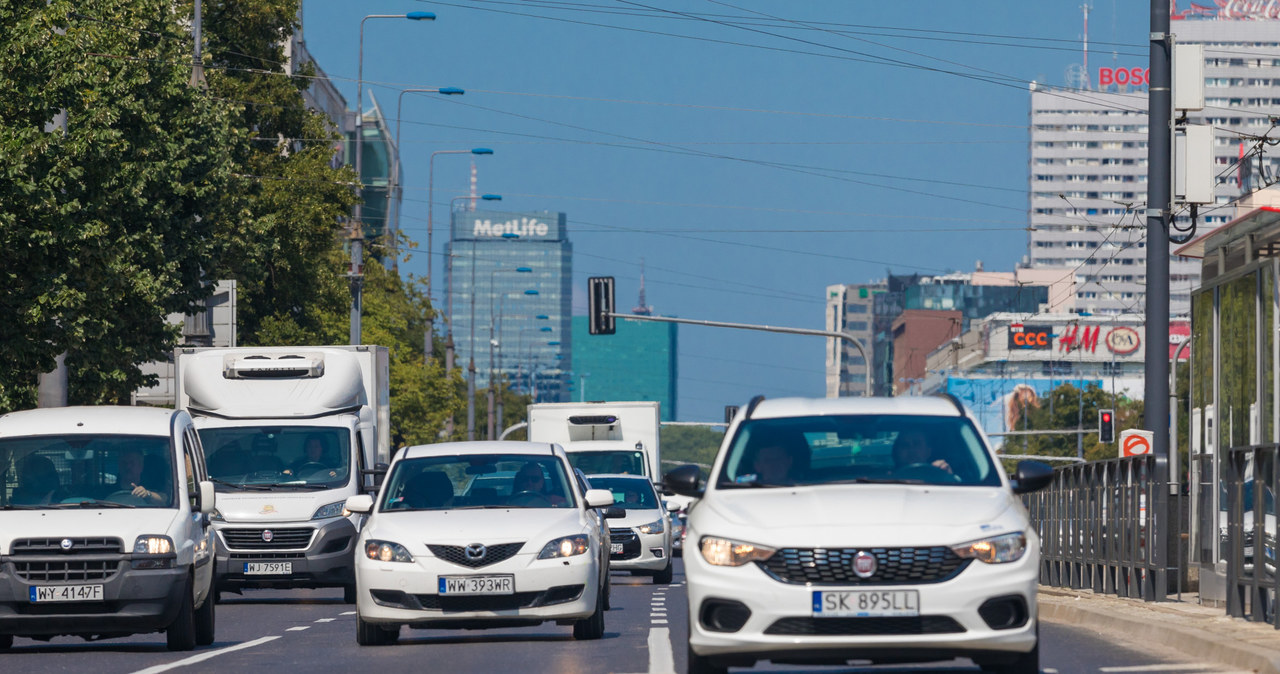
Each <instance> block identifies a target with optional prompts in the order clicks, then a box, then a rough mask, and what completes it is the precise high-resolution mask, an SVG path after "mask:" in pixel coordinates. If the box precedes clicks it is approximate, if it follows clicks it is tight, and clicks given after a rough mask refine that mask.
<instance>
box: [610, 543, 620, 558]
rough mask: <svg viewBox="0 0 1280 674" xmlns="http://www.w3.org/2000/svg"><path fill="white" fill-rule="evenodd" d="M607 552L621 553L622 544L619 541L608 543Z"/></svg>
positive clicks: (612, 553)
mask: <svg viewBox="0 0 1280 674" xmlns="http://www.w3.org/2000/svg"><path fill="white" fill-rule="evenodd" d="M609 554H611V555H620V554H622V544H621V543H610V544H609Z"/></svg>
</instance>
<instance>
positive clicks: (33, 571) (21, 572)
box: [13, 559, 122, 583]
mask: <svg viewBox="0 0 1280 674" xmlns="http://www.w3.org/2000/svg"><path fill="white" fill-rule="evenodd" d="M121 564H122V562H121V561H120V560H105V559H104V560H81V559H67V560H59V561H53V562H23V561H16V560H15V561H14V562H13V572H14V575H16V576H17V577H18V578H21V579H22V580H24V581H26V582H28V583H75V582H81V581H89V580H106V579H107V578H110V577H112V576H114V575H115V574H116V572H118V571H119V570H120V565H121Z"/></svg>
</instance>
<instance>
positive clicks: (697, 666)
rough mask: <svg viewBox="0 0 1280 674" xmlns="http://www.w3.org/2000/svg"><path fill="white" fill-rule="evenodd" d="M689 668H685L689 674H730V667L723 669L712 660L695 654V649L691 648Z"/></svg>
mask: <svg viewBox="0 0 1280 674" xmlns="http://www.w3.org/2000/svg"><path fill="white" fill-rule="evenodd" d="M687 659H688V662H689V664H688V666H687V667H686V668H685V672H687V674H729V668H728V667H722V666H720V665H718V664H716V663H715V662H712V660H711V658H708V657H705V656H702V655H698V654H697V653H694V652H693V647H692V646H690V647H689V657H688V658H687Z"/></svg>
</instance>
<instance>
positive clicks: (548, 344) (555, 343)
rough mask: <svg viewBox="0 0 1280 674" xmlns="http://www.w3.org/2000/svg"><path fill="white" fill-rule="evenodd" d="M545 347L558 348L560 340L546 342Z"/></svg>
mask: <svg viewBox="0 0 1280 674" xmlns="http://www.w3.org/2000/svg"><path fill="white" fill-rule="evenodd" d="M547 346H560V340H557V339H553V340H551V341H549V342H547Z"/></svg>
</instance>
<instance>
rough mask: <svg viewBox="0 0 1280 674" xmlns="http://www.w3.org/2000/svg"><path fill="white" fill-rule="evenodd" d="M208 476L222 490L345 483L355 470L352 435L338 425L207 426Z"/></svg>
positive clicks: (204, 436) (204, 431) (204, 433)
mask: <svg viewBox="0 0 1280 674" xmlns="http://www.w3.org/2000/svg"><path fill="white" fill-rule="evenodd" d="M200 440H201V442H202V443H203V444H204V447H205V452H206V459H207V461H208V463H209V477H210V478H212V479H213V480H214V484H215V485H216V486H217V488H218V490H219V491H235V490H237V489H257V490H265V489H272V490H282V491H283V490H289V489H319V488H332V487H341V486H343V485H345V484H347V482H348V477H349V475H350V472H351V436H350V432H349V431H348V430H347V429H346V428H340V427H335V426H251V427H227V428H203V429H201V430H200Z"/></svg>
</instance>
